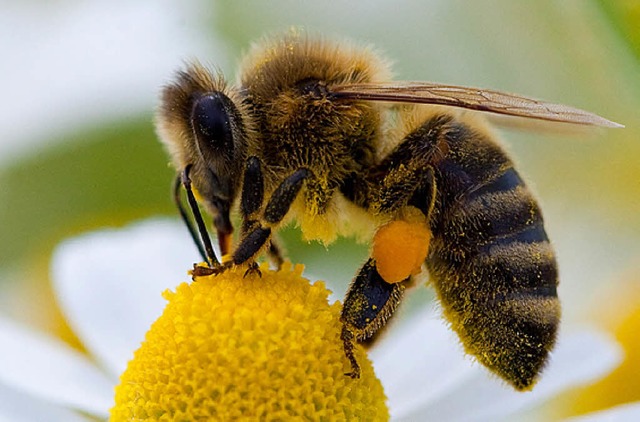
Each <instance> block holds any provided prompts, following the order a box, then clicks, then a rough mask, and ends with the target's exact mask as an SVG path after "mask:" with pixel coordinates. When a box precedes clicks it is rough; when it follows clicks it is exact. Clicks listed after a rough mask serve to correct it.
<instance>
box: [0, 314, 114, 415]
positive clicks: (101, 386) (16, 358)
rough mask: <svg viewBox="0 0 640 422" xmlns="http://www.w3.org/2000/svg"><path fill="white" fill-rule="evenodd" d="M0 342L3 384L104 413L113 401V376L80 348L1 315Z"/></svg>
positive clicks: (37, 395)
mask: <svg viewBox="0 0 640 422" xmlns="http://www.w3.org/2000/svg"><path fill="white" fill-rule="evenodd" d="M0 344H1V345H2V359H0V380H1V381H2V382H3V383H4V384H6V385H8V386H11V387H13V388H14V389H16V390H19V391H23V392H25V393H28V394H31V395H33V396H36V397H40V398H42V399H44V400H45V401H47V402H50V403H58V404H60V405H63V406H66V407H70V408H77V409H81V410H83V411H85V412H87V413H90V414H94V415H97V416H102V417H104V416H106V415H107V411H108V409H109V408H110V407H111V406H112V405H113V388H114V386H115V380H114V381H112V380H110V379H109V378H108V377H107V376H106V375H104V374H103V373H101V372H100V371H99V370H98V369H97V368H96V366H95V365H93V363H92V362H90V361H89V360H88V359H87V357H86V356H84V355H83V354H81V353H80V352H77V351H76V350H73V349H72V348H70V347H69V346H67V345H65V344H63V343H62V342H60V341H57V340H55V339H53V338H50V337H48V336H46V335H44V334H42V333H36V332H34V331H32V330H29V329H27V328H26V327H19V326H18V325H16V324H15V323H12V322H10V321H7V320H4V319H0ZM47 420H48V419H47Z"/></svg>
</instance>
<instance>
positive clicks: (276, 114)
mask: <svg viewBox="0 0 640 422" xmlns="http://www.w3.org/2000/svg"><path fill="white" fill-rule="evenodd" d="M241 69H242V70H241V72H240V75H239V80H238V82H237V83H236V84H235V85H233V84H229V83H228V82H227V81H226V80H225V79H224V77H223V76H222V75H221V74H219V73H218V72H211V71H209V70H207V69H206V68H205V67H204V66H202V65H201V64H199V63H193V64H190V65H187V66H186V68H185V69H184V70H182V71H180V72H178V73H177V76H176V77H175V80H174V81H173V82H172V83H170V84H169V85H167V86H166V87H165V88H164V90H163V92H162V100H161V106H160V107H159V110H158V113H157V119H156V123H157V129H158V133H159V136H160V138H161V140H162V141H163V143H164V145H165V146H166V148H167V149H168V151H169V153H170V155H171V157H172V160H173V164H174V166H175V167H176V169H177V172H178V176H177V177H176V183H175V185H174V193H175V200H176V203H177V205H178V208H179V210H180V213H181V215H182V217H183V219H184V221H185V222H186V224H187V227H188V228H189V230H190V232H191V235H192V237H193V238H194V240H195V242H196V244H198V247H199V249H200V253H201V254H202V256H203V259H204V260H205V261H207V263H208V266H206V267H205V266H195V265H194V274H196V275H199V274H217V273H220V272H223V271H225V270H226V269H227V268H229V267H231V266H239V265H244V266H246V268H247V274H251V273H259V270H258V267H257V264H256V263H255V262H256V259H258V258H259V257H260V256H261V255H263V254H266V255H268V256H269V257H270V258H271V259H272V261H273V262H275V264H276V265H279V264H280V263H282V260H283V258H282V252H281V249H280V247H279V246H278V244H277V241H276V239H275V238H274V235H275V232H276V231H277V230H278V229H279V228H280V227H282V226H283V225H284V224H286V223H287V222H289V221H291V220H294V221H296V222H297V224H299V226H300V228H301V232H302V234H303V236H304V237H305V238H306V239H317V240H320V241H322V242H324V243H325V244H329V243H331V242H332V241H333V240H334V239H335V238H336V237H337V236H339V235H341V236H342V235H351V234H354V233H360V235H361V236H362V237H364V238H365V239H366V240H368V241H370V243H371V245H372V248H371V256H370V258H369V259H368V260H367V262H366V263H365V264H364V265H363V266H362V267H361V268H360V270H359V271H358V273H357V274H356V276H355V278H354V280H353V281H352V283H351V285H350V287H349V289H348V292H347V295H346V298H345V301H344V306H343V310H342V314H341V320H342V323H343V330H342V335H341V337H342V341H343V343H344V350H345V354H346V357H347V359H348V361H349V362H350V365H351V371H350V372H349V373H347V374H346V375H348V376H351V377H354V378H357V377H359V373H360V372H359V371H360V369H359V365H358V362H357V360H356V358H355V355H354V343H355V342H363V341H365V340H367V339H370V338H373V337H374V336H375V335H376V333H378V332H379V331H380V330H381V328H382V327H383V326H384V325H385V323H386V322H387V321H388V319H389V318H390V317H391V316H392V315H393V313H394V311H395V310H396V308H397V306H398V304H399V302H400V300H401V298H402V295H403V291H404V289H405V287H406V286H407V285H408V284H409V283H410V281H411V279H412V278H413V277H415V276H416V274H418V273H419V272H420V271H421V269H423V268H426V270H427V271H428V274H429V280H430V283H431V284H432V285H433V287H434V288H435V290H436V292H437V296H438V299H439V302H440V304H441V306H442V308H443V311H444V315H445V317H446V318H447V320H448V321H449V323H450V325H451V328H452V329H453V330H454V331H455V332H456V333H457V334H458V336H459V337H460V339H461V342H462V344H463V346H464V348H465V350H466V352H467V353H469V354H471V355H473V356H475V357H476V359H477V360H478V361H480V362H481V363H482V364H483V365H485V366H486V367H487V368H488V369H489V370H491V371H493V372H494V373H495V374H497V375H498V376H500V377H502V378H503V379H504V380H506V381H507V382H508V383H510V384H511V385H512V386H513V387H514V388H515V389H517V390H527V389H530V388H532V386H533V384H534V382H535V380H536V379H537V377H538V375H539V373H540V371H541V370H542V368H543V366H544V364H545V362H546V360H547V357H548V354H549V351H550V350H551V349H552V347H553V345H554V342H555V338H556V332H557V329H558V324H559V318H560V303H559V300H558V297H557V293H556V287H557V284H558V269H557V263H556V259H555V255H554V251H553V248H552V246H551V244H550V242H549V239H548V237H547V234H546V232H545V229H544V224H543V218H542V213H541V210H540V207H539V206H538V203H537V201H536V199H535V198H534V197H533V195H532V194H531V192H530V191H529V189H528V188H527V186H526V184H525V183H524V181H523V179H522V178H521V176H520V174H519V173H518V171H517V170H516V169H515V168H514V165H513V163H512V161H511V159H510V158H509V156H508V155H507V154H506V153H505V151H504V150H503V149H502V147H501V146H500V145H499V143H498V142H497V141H496V139H495V136H494V135H492V134H491V132H490V129H489V127H488V126H487V125H486V124H484V123H483V121H482V120H481V119H480V118H479V117H478V116H477V114H473V113H469V112H467V113H463V112H462V111H461V110H462V109H471V110H479V111H485V112H491V113H498V114H504V115H511V116H518V117H524V118H531V119H542V120H548V121H557V122H565V123H573V124H579V125H596V126H605V127H617V126H620V125H618V124H616V123H613V122H611V121H609V120H606V119H604V118H602V117H599V116H597V115H594V114H591V113H588V112H586V111H582V110H578V109H575V108H572V107H568V106H563V105H557V104H550V103H546V102H543V101H538V100H533V99H529V98H525V97H522V96H518V95H513V94H507V93H502V92H497V91H492V90H486V89H475V88H465V87H459V86H449V85H441V84H435V83H425V82H390V81H391V80H392V79H391V76H390V71H389V65H388V63H387V61H386V60H384V59H383V58H382V57H381V56H380V55H379V54H378V53H376V52H375V51H374V50H372V49H371V48H367V47H359V46H357V45H354V44H348V43H343V42H340V43H335V42H331V41H328V40H323V39H315V38H313V37H310V36H307V35H305V34H300V33H295V32H291V33H288V34H285V35H284V36H279V37H276V38H268V39H265V40H264V41H262V42H260V43H258V44H256V45H254V46H253V47H252V49H251V50H250V51H249V53H248V54H247V55H246V57H245V58H244V60H243V62H242V64H241ZM402 103H404V104H402ZM181 186H182V187H184V189H185V191H186V195H187V199H188V201H189V207H190V209H191V211H192V213H193V219H194V220H195V222H196V224H197V228H195V227H193V224H192V223H191V222H190V218H189V216H188V212H187V210H186V209H185V207H184V206H183V205H181V200H180V189H181ZM198 204H201V205H202V206H203V207H204V208H205V209H206V210H207V211H208V212H209V213H210V214H211V215H212V216H213V226H214V227H215V229H216V231H217V237H218V243H219V247H220V250H221V253H222V255H223V257H226V259H225V260H223V262H221V261H220V260H218V258H217V257H216V254H215V253H214V250H213V247H212V245H211V240H210V238H209V236H208V234H207V228H206V225H205V223H204V221H203V218H202V215H201V214H200V211H199V208H198ZM234 206H238V207H239V212H240V216H241V218H242V226H241V229H240V236H239V240H238V242H237V244H236V245H235V246H234V247H232V245H231V239H232V233H233V226H232V223H231V218H230V212H231V210H232V209H234Z"/></svg>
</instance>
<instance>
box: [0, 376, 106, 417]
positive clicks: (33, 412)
mask: <svg viewBox="0 0 640 422" xmlns="http://www.w3.org/2000/svg"><path fill="white" fill-rule="evenodd" d="M91 420H93V419H90V418H89V417H85V416H82V415H80V414H79V413H76V412H74V411H72V410H69V409H65V408H63V407H61V406H56V405H54V404H51V403H49V402H46V401H43V400H38V399H36V398H35V397H33V396H30V395H27V394H23V393H20V392H18V391H15V390H13V389H10V388H8V387H7V386H5V385H2V384H0V422H33V421H47V422H88V421H91Z"/></svg>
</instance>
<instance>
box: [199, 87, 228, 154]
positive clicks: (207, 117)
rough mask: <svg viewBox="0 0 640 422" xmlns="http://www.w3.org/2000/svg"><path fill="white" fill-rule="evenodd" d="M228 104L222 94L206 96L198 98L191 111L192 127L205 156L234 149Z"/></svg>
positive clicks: (201, 151)
mask: <svg viewBox="0 0 640 422" xmlns="http://www.w3.org/2000/svg"><path fill="white" fill-rule="evenodd" d="M226 102H229V103H230V102H231V100H229V98H227V97H226V96H225V95H224V94H222V93H212V94H205V95H202V96H200V97H199V98H197V99H196V100H195V101H194V103H193V108H192V109H191V125H192V127H193V131H194V132H195V135H196V138H197V139H198V148H199V149H200V153H201V154H203V156H205V157H206V156H207V155H208V153H209V152H212V151H211V150H212V149H213V150H214V151H221V150H227V149H230V148H233V138H232V137H233V134H232V129H231V123H230V118H229V112H228V111H227V110H228V109H227V108H226V107H225V103H226Z"/></svg>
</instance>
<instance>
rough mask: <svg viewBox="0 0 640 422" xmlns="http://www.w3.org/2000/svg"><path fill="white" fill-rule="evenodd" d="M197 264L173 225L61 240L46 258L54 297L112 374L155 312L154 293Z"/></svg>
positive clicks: (158, 309)
mask: <svg viewBox="0 0 640 422" xmlns="http://www.w3.org/2000/svg"><path fill="white" fill-rule="evenodd" d="M198 259H199V254H198V252H197V249H196V248H195V246H194V245H193V242H192V241H191V238H190V237H189V234H188V232H187V230H186V229H185V228H184V226H182V225H181V224H179V223H178V222H177V221H173V220H172V221H168V220H149V221H145V222H142V223H138V224H135V225H132V226H130V227H128V228H125V229H118V230H115V229H114V230H103V231H100V232H95V233H90V234H87V235H84V236H80V237H77V238H74V239H71V240H68V241H66V242H64V243H63V244H62V245H61V246H59V248H58V249H57V250H56V251H55V253H54V257H53V265H52V271H53V280H54V285H55V290H56V294H57V296H58V300H59V302H60V304H61V305H62V306H61V307H62V309H63V312H64V314H65V316H66V317H67V320H68V321H69V324H70V325H71V326H72V328H73V329H74V331H75V332H76V333H77V334H78V335H79V336H80V338H81V339H82V341H83V343H84V345H85V346H86V347H87V349H88V350H89V351H90V352H91V353H92V354H93V355H94V356H95V357H96V358H97V359H98V361H99V362H100V363H101V364H102V365H104V366H105V367H106V368H107V369H108V370H109V371H110V372H111V374H113V375H114V377H117V376H119V375H120V374H121V373H122V372H123V371H124V369H125V368H126V365H127V362H128V361H129V359H131V358H132V357H133V351H134V350H136V349H137V348H138V347H139V346H140V342H141V341H142V340H143V339H144V335H145V333H146V332H147V330H148V329H149V326H150V325H151V323H152V322H153V321H154V320H155V319H156V318H157V317H158V316H159V315H160V314H161V313H162V309H163V308H164V306H165V300H164V299H163V298H162V296H161V294H162V292H163V291H164V290H165V289H167V288H174V287H175V286H176V285H178V284H179V283H180V282H182V281H187V280H188V278H189V277H188V275H187V270H188V269H189V266H190V265H191V264H192V263H193V262H195V261H197V260H198Z"/></svg>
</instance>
